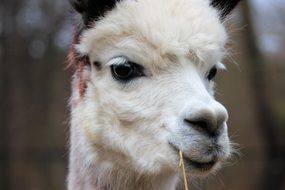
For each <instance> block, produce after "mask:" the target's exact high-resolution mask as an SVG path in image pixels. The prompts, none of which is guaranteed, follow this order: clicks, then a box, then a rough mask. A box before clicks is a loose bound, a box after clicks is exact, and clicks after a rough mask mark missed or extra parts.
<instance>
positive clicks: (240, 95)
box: [0, 0, 285, 190]
mask: <svg viewBox="0 0 285 190" xmlns="http://www.w3.org/2000/svg"><path fill="white" fill-rule="evenodd" d="M70 10H71V9H70V7H69V4H68V1H67V0H57V1H51V0H13V1H11V0H1V2H0V42H1V43H0V102H1V104H0V106H1V115H0V116H1V118H0V189H1V190H19V189H21V190H62V189H65V184H66V173H67V159H68V147H67V144H68V106H67V104H68V97H69V95H70V80H71V74H72V70H71V69H68V70H66V69H65V68H66V63H65V62H66V54H67V50H68V46H69V43H70V41H71V34H72V14H71V11H70ZM226 24H227V26H228V31H229V33H230V35H231V43H230V44H229V48H230V49H231V55H230V56H228V58H227V59H226V60H225V61H224V62H225V63H226V65H227V68H228V69H227V72H221V73H219V76H218V78H217V87H216V88H217V89H216V90H217V98H218V99H219V100H220V101H221V102H222V103H223V104H224V105H225V106H226V107H227V108H228V111H229V113H230V120H229V130H230V136H231V138H232V140H233V141H234V142H236V143H238V144H239V146H238V150H239V153H240V154H239V156H235V157H234V158H233V159H232V160H231V161H229V162H228V163H227V164H226V166H225V168H224V169H222V170H221V171H220V172H218V173H217V174H216V175H214V176H211V177H209V178H208V179H207V180H201V181H195V182H191V185H192V186H191V189H194V190H271V189H274V190H284V189H285V52H284V50H285V35H284V34H285V1H284V0H271V1H269V0H244V1H243V2H242V3H241V4H240V5H239V7H238V9H237V10H235V11H234V12H233V13H232V15H231V16H230V19H228V20H227V21H226Z"/></svg>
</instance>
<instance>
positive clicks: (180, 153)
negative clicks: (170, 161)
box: [179, 150, 189, 190]
mask: <svg viewBox="0 0 285 190" xmlns="http://www.w3.org/2000/svg"><path fill="white" fill-rule="evenodd" d="M179 156H180V162H179V167H181V169H182V173H183V180H184V188H185V190H189V188H188V182H187V175H186V171H185V165H184V159H183V153H182V151H181V150H180V151H179Z"/></svg>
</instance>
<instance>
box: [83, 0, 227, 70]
mask: <svg viewBox="0 0 285 190" xmlns="http://www.w3.org/2000/svg"><path fill="white" fill-rule="evenodd" d="M226 39H227V34H226V32H225V28H224V26H223V25H222V23H221V21H220V19H219V14H218V12H217V11H216V9H214V8H213V7H212V6H210V2H209V0H136V1H134V0H123V1H120V2H117V4H116V6H115V7H114V8H113V9H112V10H111V11H109V12H107V13H106V14H105V16H104V17H102V18H100V19H99V20H98V21H96V23H94V25H93V26H92V27H91V28H89V29H87V30H86V31H84V33H83V34H82V37H81V40H80V44H79V45H78V50H79V52H80V53H82V54H97V55H99V54H100V53H101V52H102V51H103V49H104V48H112V47H116V48H125V47H124V46H129V47H130V49H138V51H140V50H139V49H140V48H141V50H146V49H152V50H154V51H156V52H157V53H158V54H159V55H160V56H162V57H163V56H164V55H175V56H177V57H181V56H185V57H187V58H192V59H193V60H196V61H197V60H199V62H203V63H208V64H213V63H216V62H219V61H220V60H221V58H222V56H223V49H224V45H225V43H226ZM122 42H125V43H122ZM146 51H147V50H146Z"/></svg>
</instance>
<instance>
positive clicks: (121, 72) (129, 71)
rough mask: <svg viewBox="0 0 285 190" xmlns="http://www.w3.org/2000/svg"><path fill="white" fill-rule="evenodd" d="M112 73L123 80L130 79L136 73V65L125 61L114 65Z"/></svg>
mask: <svg viewBox="0 0 285 190" xmlns="http://www.w3.org/2000/svg"><path fill="white" fill-rule="evenodd" d="M111 68H112V74H113V76H114V77H115V78H117V79H121V80H127V79H129V78H130V77H131V76H132V75H133V73H134V67H133V65H131V64H128V63H124V64H120V65H112V66H111Z"/></svg>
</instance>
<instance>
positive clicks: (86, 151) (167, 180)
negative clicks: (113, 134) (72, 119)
mask: <svg viewBox="0 0 285 190" xmlns="http://www.w3.org/2000/svg"><path fill="white" fill-rule="evenodd" d="M96 154H97V153H96V150H95V152H94V149H92V153H91V152H90V148H88V143H86V139H85V140H84V136H83V135H82V134H80V130H78V129H77V130H76V129H74V126H72V127H71V147H70V160H69V176H68V190H134V189H136V190H175V186H176V183H177V181H178V177H177V175H176V174H175V173H171V172H169V173H167V172H163V173H161V174H155V175H153V174H151V175H149V174H139V173H138V172H134V171H131V170H130V169H129V168H124V167H122V166H117V165H115V164H114V163H111V162H106V161H104V160H99V159H97V158H96Z"/></svg>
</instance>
